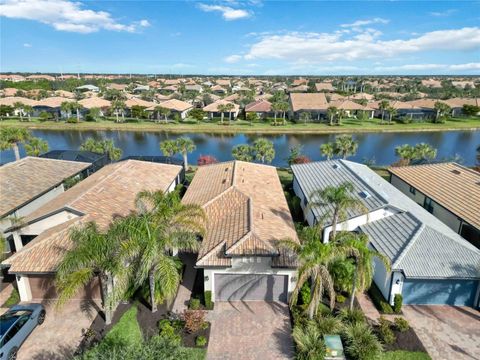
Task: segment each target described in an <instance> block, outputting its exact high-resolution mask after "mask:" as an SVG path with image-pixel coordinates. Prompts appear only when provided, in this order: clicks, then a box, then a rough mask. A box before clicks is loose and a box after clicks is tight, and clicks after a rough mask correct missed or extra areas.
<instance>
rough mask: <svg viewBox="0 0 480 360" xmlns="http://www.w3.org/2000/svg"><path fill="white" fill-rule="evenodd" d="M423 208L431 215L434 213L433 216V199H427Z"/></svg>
mask: <svg viewBox="0 0 480 360" xmlns="http://www.w3.org/2000/svg"><path fill="white" fill-rule="evenodd" d="M423 207H424V208H425V210H427V211H428V212H429V213H432V214H433V202H432V199H430V198H427V197H426V198H425V200H424V201H423Z"/></svg>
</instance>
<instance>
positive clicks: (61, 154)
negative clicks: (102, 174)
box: [40, 150, 110, 178]
mask: <svg viewBox="0 0 480 360" xmlns="http://www.w3.org/2000/svg"><path fill="white" fill-rule="evenodd" d="M40 157H41V158H45V159H54V160H67V161H78V162H85V163H90V166H89V167H87V168H86V169H85V170H83V171H82V172H81V175H82V177H83V178H85V177H87V176H90V175H91V174H93V173H94V172H95V171H97V170H100V169H101V168H102V167H104V166H105V165H108V164H109V163H110V159H109V158H108V155H107V154H98V153H94V152H91V151H84V150H51V151H49V152H46V153H44V154H42V155H40Z"/></svg>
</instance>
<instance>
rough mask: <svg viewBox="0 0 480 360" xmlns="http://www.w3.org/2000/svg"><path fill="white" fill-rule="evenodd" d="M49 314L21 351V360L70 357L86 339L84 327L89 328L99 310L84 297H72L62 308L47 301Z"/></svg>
mask: <svg viewBox="0 0 480 360" xmlns="http://www.w3.org/2000/svg"><path fill="white" fill-rule="evenodd" d="M45 309H46V311H47V316H46V318H45V322H44V323H43V324H42V325H41V326H37V327H36V328H35V330H33V332H32V333H31V334H30V336H29V337H28V338H27V340H26V341H25V342H24V343H23V345H22V346H21V347H20V350H19V351H18V356H17V359H18V360H27V359H29V360H30V359H34V360H47V359H48V360H57V359H58V360H59V359H68V358H70V357H71V356H72V354H73V352H74V351H75V350H76V349H77V347H78V345H79V344H80V341H81V340H82V329H83V328H85V329H87V328H89V327H90V325H91V323H92V321H93V319H94V318H95V316H96V315H97V312H96V311H95V310H94V309H92V308H89V307H87V306H86V304H84V303H83V302H80V301H70V302H68V303H67V304H65V305H64V306H63V307H62V308H61V309H57V308H55V306H54V304H45Z"/></svg>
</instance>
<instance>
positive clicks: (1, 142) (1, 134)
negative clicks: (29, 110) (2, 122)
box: [0, 127, 31, 160]
mask: <svg viewBox="0 0 480 360" xmlns="http://www.w3.org/2000/svg"><path fill="white" fill-rule="evenodd" d="M30 137H31V135H30V133H29V132H28V130H27V129H24V128H12V127H5V128H1V129H0V150H2V151H3V150H10V149H12V150H13V153H14V154H15V160H20V152H19V150H18V145H19V144H22V143H25V142H26V141H28V140H29V139H30Z"/></svg>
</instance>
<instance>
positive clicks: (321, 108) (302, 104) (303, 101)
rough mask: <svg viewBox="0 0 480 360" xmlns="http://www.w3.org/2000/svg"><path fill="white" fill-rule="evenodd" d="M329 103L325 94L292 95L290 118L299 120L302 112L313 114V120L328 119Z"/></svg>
mask: <svg viewBox="0 0 480 360" xmlns="http://www.w3.org/2000/svg"><path fill="white" fill-rule="evenodd" d="M327 108H328V102H327V98H326V97H325V94H324V93H305V94H304V93H291V94H290V109H291V113H290V117H291V118H292V119H299V118H300V114H301V113H302V112H308V113H310V114H311V116H312V119H313V120H317V121H320V120H321V119H324V118H326V115H327Z"/></svg>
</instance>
